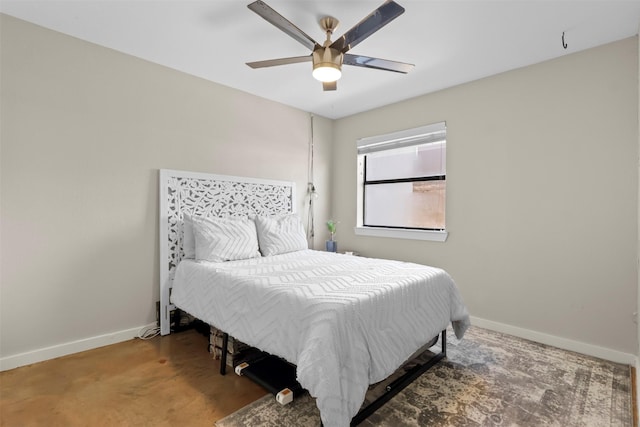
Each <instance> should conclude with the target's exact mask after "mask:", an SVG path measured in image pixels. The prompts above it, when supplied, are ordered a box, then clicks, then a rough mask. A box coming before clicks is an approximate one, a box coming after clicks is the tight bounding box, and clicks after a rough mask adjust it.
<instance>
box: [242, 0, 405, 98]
mask: <svg viewBox="0 0 640 427" xmlns="http://www.w3.org/2000/svg"><path fill="white" fill-rule="evenodd" d="M247 7H248V8H249V9H251V10H253V11H254V12H255V13H257V14H258V15H260V16H261V17H263V18H264V19H265V20H267V21H268V22H270V23H271V24H273V25H275V26H276V27H278V28H279V29H280V30H282V31H284V32H285V33H287V34H288V35H289V36H291V37H293V38H294V39H295V40H297V41H298V42H299V43H302V44H303V45H304V46H305V47H307V48H308V49H309V50H311V54H310V55H306V56H294V57H289V58H279V59H269V60H266V61H256V62H248V63H247V65H248V66H250V67H251V68H263V67H273V66H276V65H286V64H295V63H299V62H307V61H311V62H312V63H313V77H315V78H316V79H317V80H320V81H321V82H322V88H323V89H324V90H336V88H337V81H338V79H339V78H340V76H341V75H342V65H343V64H346V65H354V66H356V67H365V68H374V69H377V70H385V71H394V72H397V73H403V74H406V73H408V72H409V71H411V70H412V69H413V67H414V66H413V64H406V63H404V62H396V61H389V60H386V59H379V58H371V57H369V56H363V55H353V54H350V53H347V52H348V51H349V50H350V49H352V48H353V47H355V46H356V45H357V44H358V43H360V42H362V41H363V40H364V39H366V38H367V37H369V36H370V35H372V34H373V33H375V32H376V31H378V30H379V29H380V28H382V27H384V26H385V25H387V24H388V23H389V22H391V21H393V20H394V19H395V18H397V17H398V16H400V15H401V14H402V13H403V12H404V8H403V7H402V6H400V5H399V4H398V3H396V2H394V1H392V0H387V1H385V3H384V4H383V5H382V6H380V7H379V8H377V9H376V10H374V11H373V12H371V13H370V14H369V15H368V16H366V17H365V18H364V19H363V20H362V21H360V22H358V23H357V24H356V25H355V26H354V27H353V28H351V29H350V30H349V31H347V32H346V33H344V34H343V35H342V36H341V37H339V38H338V39H336V40H335V41H333V42H332V41H331V35H332V34H333V31H334V30H335V29H336V27H337V26H338V22H339V21H338V20H337V19H335V18H333V17H331V16H327V17H324V18H322V19H321V20H320V26H321V27H322V29H323V30H324V31H325V32H326V34H327V39H326V40H325V42H324V43H323V44H320V43H318V42H316V41H315V40H313V39H312V38H311V37H309V36H308V35H307V34H305V33H304V32H303V31H302V30H301V29H299V28H298V27H296V26H295V25H294V24H292V23H291V22H290V21H289V20H287V19H286V18H284V17H283V16H282V15H280V14H279V13H278V12H276V11H275V10H273V9H272V8H271V7H269V6H268V5H267V4H266V3H265V2H263V1H262V0H257V1H255V2H253V3H251V4H249V5H248V6H247Z"/></svg>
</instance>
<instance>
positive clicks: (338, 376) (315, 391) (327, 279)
mask: <svg viewBox="0 0 640 427" xmlns="http://www.w3.org/2000/svg"><path fill="white" fill-rule="evenodd" d="M171 298H172V302H173V303H174V304H175V305H176V306H177V307H178V308H180V309H182V310H184V311H186V312H188V313H190V314H191V315H193V316H195V317H197V318H199V319H201V320H203V321H205V322H207V323H209V324H211V325H214V326H216V327H217V328H220V329H222V330H223V331H225V332H227V333H229V334H230V335H232V336H234V337H236V338H237V339H239V340H240V341H243V342H245V343H247V344H249V345H251V346H254V347H257V348H260V349H261V350H264V351H266V352H269V353H272V354H276V355H278V356H281V357H283V358H284V359H286V360H288V361H289V362H291V363H294V364H295V365H296V366H297V376H298V381H299V382H300V384H301V385H302V386H303V387H304V388H305V389H307V390H308V391H309V393H310V394H311V395H312V396H314V397H315V398H316V402H317V405H318V408H319V409H320V414H321V417H322V421H323V423H324V425H325V426H327V427H333V426H339V427H342V426H348V425H349V423H350V420H351V418H352V417H353V416H354V415H355V414H356V413H357V412H358V411H359V409H360V407H361V405H362V402H363V400H364V396H365V393H366V391H367V388H368V386H369V384H373V383H375V382H378V381H381V380H383V379H384V378H386V377H387V376H389V375H390V374H391V373H393V372H394V371H395V370H396V369H397V368H398V367H399V366H400V365H401V364H402V363H403V362H405V361H406V360H407V358H408V357H409V356H410V355H411V354H412V353H414V352H415V351H416V350H418V349H419V348H420V347H421V346H423V345H424V344H425V343H426V342H427V341H428V340H429V339H431V338H433V337H434V336H436V335H437V334H438V333H439V332H440V331H442V330H443V329H445V328H446V327H447V325H448V324H449V322H452V323H453V328H454V330H455V333H456V335H457V336H458V337H459V338H461V337H462V335H463V334H464V332H465V330H466V329H467V327H468V326H469V316H468V313H467V310H466V308H465V306H464V304H463V303H462V300H461V298H460V295H459V293H458V289H457V287H456V285H455V284H454V282H453V280H452V279H451V277H450V276H449V275H448V274H447V273H446V272H445V271H444V270H441V269H438V268H433V267H427V266H423V265H418V264H412V263H406V262H399V261H388V260H380V259H372V258H364V257H357V256H348V255H341V254H334V253H328V252H319V251H312V250H304V251H300V252H294V253H290V254H284V255H277V256H272V257H263V258H255V259H252V260H243V261H232V262H225V263H204V262H195V261H192V260H191V261H182V262H181V263H180V264H179V265H178V268H177V271H176V275H175V279H174V283H173V293H172V297H171Z"/></svg>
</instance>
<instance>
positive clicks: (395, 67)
mask: <svg viewBox="0 0 640 427" xmlns="http://www.w3.org/2000/svg"><path fill="white" fill-rule="evenodd" d="M342 63H343V64H347V65H355V66H356V67H366V68H375V69H376V70H385V71H395V72H396V73H403V74H407V73H408V72H409V71H411V70H413V67H414V65H413V64H407V63H405V62H397V61H389V60H387V59H380V58H371V57H370V56H362V55H352V54H350V53H346V54H345V55H344V59H343V61H342Z"/></svg>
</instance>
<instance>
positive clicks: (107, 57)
mask: <svg viewBox="0 0 640 427" xmlns="http://www.w3.org/2000/svg"><path fill="white" fill-rule="evenodd" d="M1 38H2V41H1V43H2V44H1V46H0V48H1V49H0V50H1V55H2V57H1V60H2V62H1V66H2V68H1V73H2V74H1V78H2V80H1V89H2V100H1V105H0V107H1V113H2V116H1V119H2V130H1V134H0V136H1V138H2V140H1V142H2V145H1V152H2V158H1V161H2V163H1V169H2V170H1V181H0V182H1V185H2V187H1V196H2V197H1V204H0V206H1V220H2V228H1V237H2V245H1V250H2V260H1V270H0V271H1V307H0V313H1V314H0V320H1V324H0V328H1V329H0V336H1V342H0V352H1V353H0V357H7V356H12V355H15V354H19V353H24V352H30V351H34V350H38V349H42V348H45V347H48V346H56V345H63V344H65V343H69V342H73V341H76V340H82V339H86V338H90V337H95V336H99V335H102V334H109V333H112V332H114V331H122V330H127V329H131V328H137V327H139V326H142V325H146V324H149V323H152V322H154V321H155V304H154V302H155V301H156V300H158V299H159V291H158V281H159V273H158V220H157V217H158V208H157V206H158V196H157V192H158V184H157V181H158V169H160V168H169V169H179V170H189V171H198V172H210V173H219V174H230V175H242V176H250V177H259V178H268V179H281V180H293V181H296V183H297V188H298V200H299V210H300V212H301V214H302V215H303V218H305V222H306V213H307V212H306V206H307V201H306V200H305V194H306V188H307V185H306V184H307V163H308V162H307V159H308V149H309V140H310V116H309V114H308V113H306V112H303V111H300V110H296V109H293V108H290V107H286V106H283V105H281V104H277V103H274V102H270V101H267V100H264V99H261V98H258V97H255V96H252V95H249V94H246V93H243V92H239V91H237V90H234V89H230V88H227V87H223V86H220V85H217V84H213V83H210V82H207V81H204V80H201V79H198V78H195V77H191V76H188V75H185V74H183V73H180V72H177V71H173V70H170V69H167V68H164V67H161V66H158V65H154V64H151V63H148V62H145V61H142V60H139V59H136V58H133V57H130V56H127V55H123V54H121V53H118V52H115V51H112V50H109V49H105V48H102V47H99V46H96V45H92V44H90V43H86V42H83V41H80V40H77V39H74V38H71V37H67V36H64V35H61V34H59V33H55V32H52V31H48V30H45V29H43V28H40V27H37V26H34V25H31V24H28V23H25V22H23V21H19V20H16V19H14V18H11V17H8V16H6V15H1ZM314 121H315V125H316V130H317V132H316V135H315V147H316V165H315V171H316V178H317V179H316V182H317V184H318V187H319V188H321V189H323V190H324V193H325V195H326V193H327V191H328V188H329V174H328V172H327V169H328V167H329V162H328V159H329V155H330V150H331V144H330V141H331V138H332V126H333V125H332V121H330V120H328V119H325V118H322V117H315V119H314ZM283 163H286V164H287V167H286V168H284V167H282V165H283ZM316 206H317V209H316V210H317V216H318V221H321V222H322V221H325V220H326V218H327V216H328V215H327V213H328V199H327V198H326V197H325V198H324V200H323V199H322V198H321V199H319V200H318V204H317V205H316Z"/></svg>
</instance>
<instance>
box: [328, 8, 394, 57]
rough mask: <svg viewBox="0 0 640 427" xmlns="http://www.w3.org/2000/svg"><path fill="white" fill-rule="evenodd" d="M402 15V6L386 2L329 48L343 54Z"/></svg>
mask: <svg viewBox="0 0 640 427" xmlns="http://www.w3.org/2000/svg"><path fill="white" fill-rule="evenodd" d="M403 13H404V8H403V7H402V6H400V5H399V4H398V3H396V2H394V1H392V0H387V1H386V2H385V3H384V4H383V5H382V6H380V7H379V8H377V9H376V10H374V11H373V12H371V13H370V14H369V15H368V16H367V17H365V18H364V19H363V20H362V21H360V22H358V23H357V24H356V25H355V26H354V27H353V28H351V29H350V30H349V31H347V32H346V33H344V34H343V35H342V36H341V37H340V38H338V39H337V40H335V41H334V42H333V43H332V44H331V47H332V48H333V49H336V50H338V51H340V52H343V53H344V52H346V51H348V50H349V49H351V48H353V47H354V46H356V45H357V44H358V43H360V42H361V41H363V40H364V39H366V38H367V37H369V36H370V35H371V34H373V33H375V32H376V31H378V30H379V29H380V28H382V27H384V26H385V25H387V24H388V23H389V22H391V21H393V20H394V19H395V18H397V17H398V16H400V15H402V14H403Z"/></svg>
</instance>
